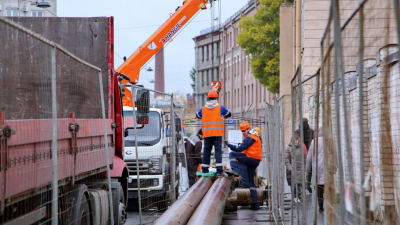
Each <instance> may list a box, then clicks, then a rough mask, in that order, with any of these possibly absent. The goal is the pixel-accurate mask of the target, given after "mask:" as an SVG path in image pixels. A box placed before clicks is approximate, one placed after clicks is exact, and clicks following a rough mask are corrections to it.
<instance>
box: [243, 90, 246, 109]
mask: <svg viewBox="0 0 400 225" xmlns="http://www.w3.org/2000/svg"><path fill="white" fill-rule="evenodd" d="M243 93H244V96H243V99H244V101H243V105H246V93H247V92H246V86H244V92H243Z"/></svg>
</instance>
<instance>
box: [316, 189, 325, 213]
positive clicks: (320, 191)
mask: <svg viewBox="0 0 400 225" xmlns="http://www.w3.org/2000/svg"><path fill="white" fill-rule="evenodd" d="M317 193H318V195H317V197H318V206H319V210H320V211H324V185H318V188H317Z"/></svg>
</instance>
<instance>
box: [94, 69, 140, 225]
mask: <svg viewBox="0 0 400 225" xmlns="http://www.w3.org/2000/svg"><path fill="white" fill-rule="evenodd" d="M99 83H100V97H101V100H100V102H101V114H102V115H103V129H104V144H105V152H106V163H107V183H108V198H109V203H110V221H111V224H114V212H113V208H114V207H113V201H112V190H111V175H110V159H109V155H108V154H109V152H108V139H107V127H106V110H105V106H104V93H103V90H104V89H103V77H102V75H101V71H99ZM133 111H135V109H134V110H133Z"/></svg>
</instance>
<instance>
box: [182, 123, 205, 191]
mask: <svg viewBox="0 0 400 225" xmlns="http://www.w3.org/2000/svg"><path fill="white" fill-rule="evenodd" d="M202 140H203V131H202V130H201V129H200V130H199V131H198V132H197V134H196V135H192V136H190V137H189V138H188V139H187V142H186V143H185V150H186V163H187V168H188V175H189V187H191V186H193V184H194V183H196V180H197V176H196V172H197V167H198V166H199V164H201V162H202V158H201V148H202V147H203V143H202V142H201V141H202Z"/></svg>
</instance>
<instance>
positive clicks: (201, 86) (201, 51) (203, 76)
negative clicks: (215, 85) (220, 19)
mask: <svg viewBox="0 0 400 225" xmlns="http://www.w3.org/2000/svg"><path fill="white" fill-rule="evenodd" d="M193 40H194V42H195V45H196V47H195V54H196V64H195V65H196V66H195V69H196V78H195V92H196V93H195V94H196V110H199V109H200V108H201V107H202V106H204V104H205V103H206V101H207V94H208V92H209V91H210V90H211V81H219V80H220V76H219V58H220V46H221V45H220V44H221V39H220V31H219V26H215V27H214V28H213V29H212V28H208V29H205V30H202V31H200V35H199V36H197V37H195V38H193Z"/></svg>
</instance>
